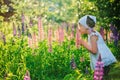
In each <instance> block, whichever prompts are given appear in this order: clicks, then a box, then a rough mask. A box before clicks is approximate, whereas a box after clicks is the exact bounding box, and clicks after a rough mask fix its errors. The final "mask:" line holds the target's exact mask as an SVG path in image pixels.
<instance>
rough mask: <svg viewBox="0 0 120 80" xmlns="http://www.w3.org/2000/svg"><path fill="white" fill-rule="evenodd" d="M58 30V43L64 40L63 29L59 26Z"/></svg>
mask: <svg viewBox="0 0 120 80" xmlns="http://www.w3.org/2000/svg"><path fill="white" fill-rule="evenodd" d="M58 32H59V43H60V44H61V43H62V42H63V41H64V30H63V28H59V29H58Z"/></svg>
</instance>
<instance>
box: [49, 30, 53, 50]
mask: <svg viewBox="0 0 120 80" xmlns="http://www.w3.org/2000/svg"><path fill="white" fill-rule="evenodd" d="M48 45H49V50H48V51H49V52H51V51H52V28H49V30H48Z"/></svg>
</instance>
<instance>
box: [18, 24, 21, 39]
mask: <svg viewBox="0 0 120 80" xmlns="http://www.w3.org/2000/svg"><path fill="white" fill-rule="evenodd" d="M20 36H21V30H20V27H19V26H18V37H20Z"/></svg>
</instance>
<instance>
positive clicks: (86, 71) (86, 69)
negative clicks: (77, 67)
mask: <svg viewBox="0 0 120 80" xmlns="http://www.w3.org/2000/svg"><path fill="white" fill-rule="evenodd" d="M85 73H86V74H88V73H89V71H88V67H87V66H86V68H85Z"/></svg>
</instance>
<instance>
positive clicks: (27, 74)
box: [24, 70, 31, 80]
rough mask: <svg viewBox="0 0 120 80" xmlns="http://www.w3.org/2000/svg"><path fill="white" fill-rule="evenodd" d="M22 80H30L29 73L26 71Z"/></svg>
mask: <svg viewBox="0 0 120 80" xmlns="http://www.w3.org/2000/svg"><path fill="white" fill-rule="evenodd" d="M24 80H31V79H30V73H29V71H28V70H27V71H26V74H25V76H24Z"/></svg>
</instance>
